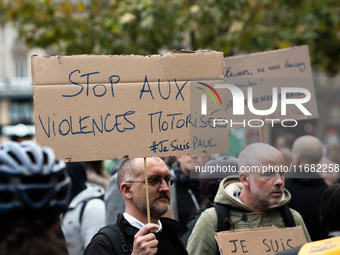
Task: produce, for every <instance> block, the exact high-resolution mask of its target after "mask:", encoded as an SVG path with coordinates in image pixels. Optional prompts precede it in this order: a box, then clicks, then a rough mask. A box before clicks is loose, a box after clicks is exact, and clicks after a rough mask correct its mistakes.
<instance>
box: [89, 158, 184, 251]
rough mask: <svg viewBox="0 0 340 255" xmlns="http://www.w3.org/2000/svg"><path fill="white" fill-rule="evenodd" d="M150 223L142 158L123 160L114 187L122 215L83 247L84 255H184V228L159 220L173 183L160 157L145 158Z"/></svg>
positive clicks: (166, 210) (177, 223)
mask: <svg viewBox="0 0 340 255" xmlns="http://www.w3.org/2000/svg"><path fill="white" fill-rule="evenodd" d="M146 168H147V179H148V193H149V206H150V207H149V208H150V223H148V219H147V202H146V186H145V185H146V183H145V177H144V159H143V158H135V159H127V160H126V161H125V162H124V163H123V164H122V166H121V167H120V168H119V170H118V175H117V185H118V187H119V189H120V191H121V193H122V195H123V198H124V201H125V212H124V214H119V215H118V217H117V221H116V223H115V224H114V225H112V224H111V225H107V226H106V227H104V228H102V229H101V230H100V231H99V232H98V233H97V234H96V235H95V236H94V237H93V238H92V240H91V242H90V244H89V245H88V246H87V247H86V249H85V252H84V255H97V254H100V255H113V254H115V255H118V254H132V255H136V254H138V255H143V254H145V255H146V254H164V255H167V254H169V255H170V254H171V255H172V254H179V255H181V254H188V253H187V251H186V250H185V247H184V246H183V244H182V242H181V240H180V237H181V236H182V235H183V234H184V233H185V232H186V231H187V228H186V227H185V226H184V225H182V224H180V223H179V222H177V221H175V220H173V219H170V218H162V217H161V216H162V215H164V214H165V213H166V212H168V211H169V209H170V197H171V189H170V186H171V185H172V184H173V182H174V180H173V178H172V177H171V174H170V172H169V170H168V167H167V166H166V164H165V163H164V161H163V160H161V159H160V158H157V157H155V158H146Z"/></svg>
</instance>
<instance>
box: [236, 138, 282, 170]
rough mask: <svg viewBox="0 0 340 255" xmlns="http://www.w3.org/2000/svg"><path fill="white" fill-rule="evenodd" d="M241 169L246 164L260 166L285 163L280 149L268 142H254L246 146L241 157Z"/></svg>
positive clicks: (239, 158)
mask: <svg viewBox="0 0 340 255" xmlns="http://www.w3.org/2000/svg"><path fill="white" fill-rule="evenodd" d="M238 160H239V169H240V170H241V171H242V168H243V169H244V167H246V166H260V165H267V164H284V159H283V156H282V154H281V152H280V151H278V150H277V149H275V148H274V147H273V146H270V145H269V144H266V143H253V144H250V145H248V146H247V147H245V148H244V149H243V150H242V151H241V153H240V155H239V157H238Z"/></svg>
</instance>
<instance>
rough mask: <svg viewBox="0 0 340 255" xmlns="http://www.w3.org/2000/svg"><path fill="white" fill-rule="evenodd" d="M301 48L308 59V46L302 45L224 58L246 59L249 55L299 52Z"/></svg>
mask: <svg viewBox="0 0 340 255" xmlns="http://www.w3.org/2000/svg"><path fill="white" fill-rule="evenodd" d="M303 48H306V49H307V51H308V57H309V46H308V45H306V44H304V45H298V46H293V47H289V48H284V49H276V50H269V51H261V52H254V53H246V54H240V55H237V56H230V57H226V58H225V59H233V58H240V57H247V56H249V55H251V56H254V55H263V54H268V53H274V52H284V51H287V50H301V49H303Z"/></svg>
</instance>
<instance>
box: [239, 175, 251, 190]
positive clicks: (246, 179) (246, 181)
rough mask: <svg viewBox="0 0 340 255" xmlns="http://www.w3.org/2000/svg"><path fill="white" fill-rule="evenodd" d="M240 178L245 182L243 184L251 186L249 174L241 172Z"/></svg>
mask: <svg viewBox="0 0 340 255" xmlns="http://www.w3.org/2000/svg"><path fill="white" fill-rule="evenodd" d="M239 179H240V181H241V183H242V184H243V186H245V187H249V174H247V173H240V175H239Z"/></svg>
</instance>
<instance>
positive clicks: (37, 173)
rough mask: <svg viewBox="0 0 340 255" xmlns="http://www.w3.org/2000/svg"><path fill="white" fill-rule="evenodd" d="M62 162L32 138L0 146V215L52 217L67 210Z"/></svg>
mask: <svg viewBox="0 0 340 255" xmlns="http://www.w3.org/2000/svg"><path fill="white" fill-rule="evenodd" d="M65 166H66V165H65V162H64V161H62V160H58V159H56V156H55V154H54V151H53V150H52V149H51V148H49V147H41V146H40V145H39V144H37V143H36V142H34V141H25V142H22V143H20V144H19V143H17V142H12V141H7V142H4V143H3V144H2V145H1V147H0V217H2V216H7V217H11V216H12V215H13V217H14V215H18V214H19V215H20V216H24V217H22V218H26V219H29V220H30V219H33V220H34V219H39V220H41V219H42V218H44V217H45V218H51V217H56V216H58V215H59V214H60V213H63V212H65V211H66V210H67V208H68V205H69V203H70V198H71V187H70V185H71V181H70V178H69V176H68V174H67V171H66V169H65Z"/></svg>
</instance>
